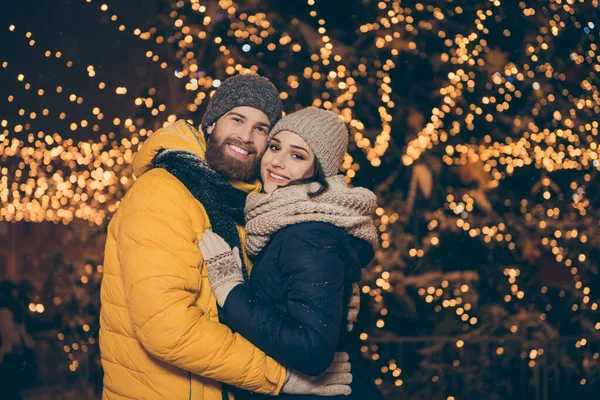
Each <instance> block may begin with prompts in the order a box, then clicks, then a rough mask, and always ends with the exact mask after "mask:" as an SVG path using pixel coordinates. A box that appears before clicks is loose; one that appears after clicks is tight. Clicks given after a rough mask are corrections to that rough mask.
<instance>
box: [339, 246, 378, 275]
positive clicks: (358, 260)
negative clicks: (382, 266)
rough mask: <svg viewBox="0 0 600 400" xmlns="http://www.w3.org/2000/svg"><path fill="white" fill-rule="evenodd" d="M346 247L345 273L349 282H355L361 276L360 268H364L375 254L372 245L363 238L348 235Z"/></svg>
mask: <svg viewBox="0 0 600 400" xmlns="http://www.w3.org/2000/svg"><path fill="white" fill-rule="evenodd" d="M348 238H349V240H348V248H347V251H346V253H345V256H346V260H345V262H344V264H345V265H346V270H345V275H346V279H347V280H348V281H349V282H357V281H359V280H360V278H361V270H362V269H363V268H365V267H366V266H367V265H368V264H369V263H370V262H371V261H372V260H373V257H374V256H375V250H374V249H373V246H372V245H371V244H370V243H369V242H367V241H366V240H364V239H359V238H357V237H355V236H350V235H348Z"/></svg>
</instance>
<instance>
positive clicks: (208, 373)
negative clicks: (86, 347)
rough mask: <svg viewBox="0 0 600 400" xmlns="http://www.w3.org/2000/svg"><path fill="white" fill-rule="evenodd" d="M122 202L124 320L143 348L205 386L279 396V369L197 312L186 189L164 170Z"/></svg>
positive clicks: (193, 244)
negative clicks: (205, 381) (197, 377)
mask: <svg viewBox="0 0 600 400" xmlns="http://www.w3.org/2000/svg"><path fill="white" fill-rule="evenodd" d="M161 174H162V175H161ZM128 196H129V197H128V198H127V199H125V201H124V202H123V204H122V205H121V207H122V209H120V210H119V211H120V212H121V213H122V214H121V217H122V218H121V220H120V223H119V225H118V226H117V227H116V229H117V232H116V238H117V251H118V256H119V261H120V263H121V267H122V279H123V286H124V291H125V297H126V303H127V307H128V312H129V316H130V318H131V321H132V326H133V330H134V333H135V335H136V337H137V338H138V340H139V341H140V343H141V344H142V346H143V347H144V348H145V349H146V351H148V353H150V354H151V355H152V356H154V357H155V358H157V359H159V360H161V361H164V362H166V363H168V364H171V365H174V366H175V367H178V368H181V369H184V370H187V371H190V372H192V373H194V374H197V375H200V376H202V377H204V378H209V379H212V380H215V381H219V382H223V383H227V384H230V385H234V386H236V387H239V388H242V389H245V390H249V391H253V392H258V393H263V394H269V395H277V394H278V393H279V391H280V389H281V387H282V386H283V382H284V380H285V374H286V372H285V368H284V367H283V366H281V365H280V364H278V363H277V362H276V361H275V360H273V359H271V358H269V357H267V356H266V354H264V353H263V352H262V351H260V350H259V349H257V348H256V347H254V346H253V345H252V344H251V343H250V342H248V341H247V340H246V339H244V338H243V337H242V336H240V335H239V334H234V333H232V331H231V330H230V329H229V328H228V327H227V326H225V325H223V324H221V323H219V322H217V321H213V320H210V318H209V315H208V314H207V311H206V310H203V309H202V308H200V307H198V305H197V304H196V300H197V297H198V293H199V289H200V287H199V286H200V285H202V284H203V283H202V282H203V280H202V279H201V278H200V272H199V267H200V265H191V264H194V263H193V262H190V261H189V260H190V259H191V260H198V259H201V258H198V257H201V256H200V255H198V256H196V257H194V254H193V253H195V252H198V254H199V253H200V250H199V249H198V246H197V237H196V232H195V231H194V229H193V227H192V225H191V219H190V214H189V209H188V207H190V205H192V204H193V203H192V198H191V196H190V195H189V193H188V192H187V191H186V189H185V187H184V186H183V185H182V184H181V183H180V182H179V181H177V180H176V179H175V178H173V177H172V176H171V175H169V174H168V173H167V172H165V171H163V170H158V171H156V172H155V171H150V172H148V173H146V174H144V175H143V176H142V177H141V178H140V179H139V180H138V181H137V182H136V183H135V184H134V185H133V187H132V188H131V189H130V191H129V193H128ZM190 253H192V254H191V256H190ZM204 284H208V282H207V281H205V283H204ZM207 289H208V288H207Z"/></svg>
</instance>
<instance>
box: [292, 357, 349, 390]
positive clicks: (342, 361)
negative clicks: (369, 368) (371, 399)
mask: <svg viewBox="0 0 600 400" xmlns="http://www.w3.org/2000/svg"><path fill="white" fill-rule="evenodd" d="M348 360H349V357H348V354H347V353H335V356H334V358H333V362H332V363H331V365H330V366H329V368H328V369H327V371H325V372H324V373H322V374H321V375H319V376H307V375H303V374H301V373H300V372H298V371H294V370H290V369H288V371H287V377H286V379H285V383H284V384H283V387H282V388H281V392H282V393H287V394H312V395H316V396H348V395H350V393H352V390H351V389H350V384H351V383H352V374H351V373H350V369H351V367H350V362H349V361H348Z"/></svg>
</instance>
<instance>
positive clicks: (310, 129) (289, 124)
mask: <svg viewBox="0 0 600 400" xmlns="http://www.w3.org/2000/svg"><path fill="white" fill-rule="evenodd" d="M281 131H291V132H294V133H296V134H297V135H299V136H300V137H302V139H304V140H306V143H308V145H309V146H310V148H311V149H312V151H313V152H314V153H315V157H316V158H317V160H319V163H320V164H321V168H322V169H323V172H324V173H325V176H326V177H328V178H329V177H331V176H334V175H336V174H337V173H338V171H339V168H340V164H341V163H342V161H344V155H345V154H346V149H347V148H348V129H346V125H345V124H344V121H342V120H341V119H340V117H338V116H337V115H336V114H335V113H333V112H331V111H327V110H322V109H319V108H315V107H308V108H304V109H302V110H300V111H296V112H294V113H292V114H288V115H286V116H285V117H283V118H282V119H280V120H279V122H277V124H275V126H274V127H273V129H271V132H270V133H269V141H270V140H271V139H273V137H274V136H275V135H277V134H278V133H279V132H281Z"/></svg>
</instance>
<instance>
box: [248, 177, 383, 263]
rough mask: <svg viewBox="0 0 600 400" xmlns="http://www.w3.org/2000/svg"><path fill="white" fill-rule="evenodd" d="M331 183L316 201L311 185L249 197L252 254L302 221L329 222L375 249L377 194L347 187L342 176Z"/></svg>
mask: <svg viewBox="0 0 600 400" xmlns="http://www.w3.org/2000/svg"><path fill="white" fill-rule="evenodd" d="M327 182H328V183H329V189H328V190H327V191H326V192H325V193H323V194H321V195H319V196H316V197H312V198H311V197H309V196H308V190H309V189H310V188H311V187H310V184H302V185H292V186H286V187H282V188H279V189H277V190H275V191H273V192H272V193H270V194H266V193H259V194H251V195H249V196H248V198H247V199H246V208H245V214H246V231H247V232H248V236H247V239H246V251H247V252H248V254H249V255H250V256H256V255H257V254H258V253H260V251H261V250H262V249H263V248H264V247H265V246H266V245H267V243H269V240H271V236H272V235H273V234H274V233H275V232H277V231H279V230H280V229H282V228H284V227H286V226H288V225H293V224H299V223H301V222H327V223H330V224H332V225H335V226H337V227H339V228H342V229H344V230H346V231H347V232H348V233H349V234H350V235H352V236H355V237H357V238H360V239H364V240H366V241H367V242H369V243H370V244H371V245H373V246H375V245H376V244H377V229H376V228H375V225H374V223H373V217H372V215H373V213H374V212H375V208H376V207H377V197H376V196H375V194H373V192H371V191H370V190H367V189H365V188H349V187H347V186H346V183H345V181H344V177H343V176H342V175H337V176H334V177H332V178H328V179H327Z"/></svg>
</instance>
